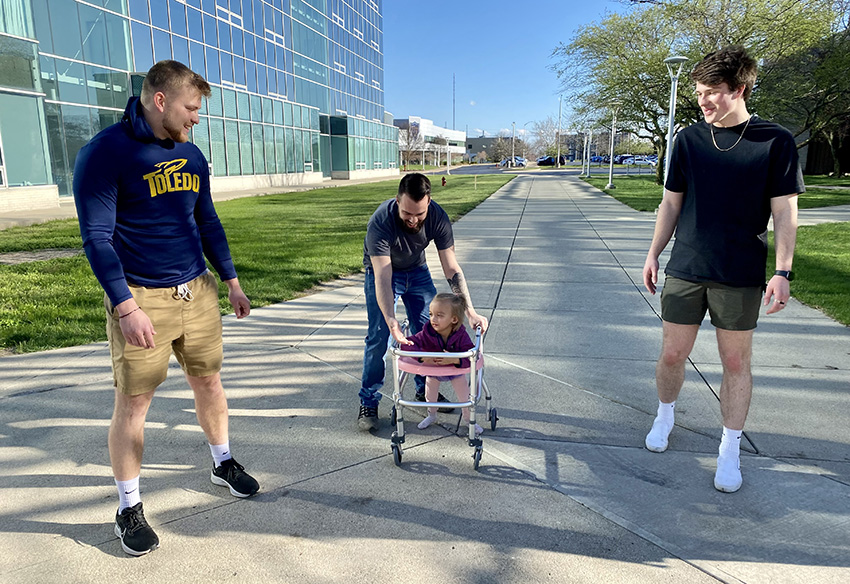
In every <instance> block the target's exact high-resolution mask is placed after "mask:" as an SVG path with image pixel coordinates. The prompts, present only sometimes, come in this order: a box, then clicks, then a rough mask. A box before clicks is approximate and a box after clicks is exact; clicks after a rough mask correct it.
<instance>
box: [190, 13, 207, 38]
mask: <svg viewBox="0 0 850 584" xmlns="http://www.w3.org/2000/svg"><path fill="white" fill-rule="evenodd" d="M186 19H187V21H188V23H189V38H190V39H192V40H193V41H198V42H201V41H203V40H204V25H203V24H202V23H203V17H202V15H201V12H200V11H199V10H194V9H192V8H188V9H187V10H186Z"/></svg>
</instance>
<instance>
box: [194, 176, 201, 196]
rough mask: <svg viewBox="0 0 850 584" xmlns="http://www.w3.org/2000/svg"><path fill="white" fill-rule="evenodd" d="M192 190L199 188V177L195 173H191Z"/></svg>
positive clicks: (196, 190)
mask: <svg viewBox="0 0 850 584" xmlns="http://www.w3.org/2000/svg"><path fill="white" fill-rule="evenodd" d="M192 190H193V191H195V192H196V193H197V192H198V191H200V190H201V178H200V177H199V176H198V175H197V174H194V175H192Z"/></svg>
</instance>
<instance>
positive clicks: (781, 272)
mask: <svg viewBox="0 0 850 584" xmlns="http://www.w3.org/2000/svg"><path fill="white" fill-rule="evenodd" d="M773 275H774V276H782V277H783V278H785V279H786V280H788V281H789V282H790V281H791V280H793V279H794V272H792V271H791V270H776V271H775V272H773Z"/></svg>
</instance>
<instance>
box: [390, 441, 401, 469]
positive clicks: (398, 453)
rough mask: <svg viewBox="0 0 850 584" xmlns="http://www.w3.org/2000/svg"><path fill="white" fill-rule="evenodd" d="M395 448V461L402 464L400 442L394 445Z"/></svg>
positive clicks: (397, 464) (398, 464) (396, 463)
mask: <svg viewBox="0 0 850 584" xmlns="http://www.w3.org/2000/svg"><path fill="white" fill-rule="evenodd" d="M392 449H393V462H394V463H395V465H396V466H401V448H399V445H398V444H393V445H392Z"/></svg>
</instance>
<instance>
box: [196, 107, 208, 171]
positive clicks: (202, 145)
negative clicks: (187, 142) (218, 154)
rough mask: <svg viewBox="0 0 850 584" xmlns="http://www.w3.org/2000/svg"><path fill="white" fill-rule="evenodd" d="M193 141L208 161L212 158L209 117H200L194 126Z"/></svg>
mask: <svg viewBox="0 0 850 584" xmlns="http://www.w3.org/2000/svg"><path fill="white" fill-rule="evenodd" d="M192 142H194V143H195V145H196V146H197V147H198V148H199V149H200V151H201V152H202V153H203V155H204V158H206V159H207V162H209V160H210V133H209V118H207V117H205V116H201V117H200V118H198V123H197V124H195V127H194V128H192Z"/></svg>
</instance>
